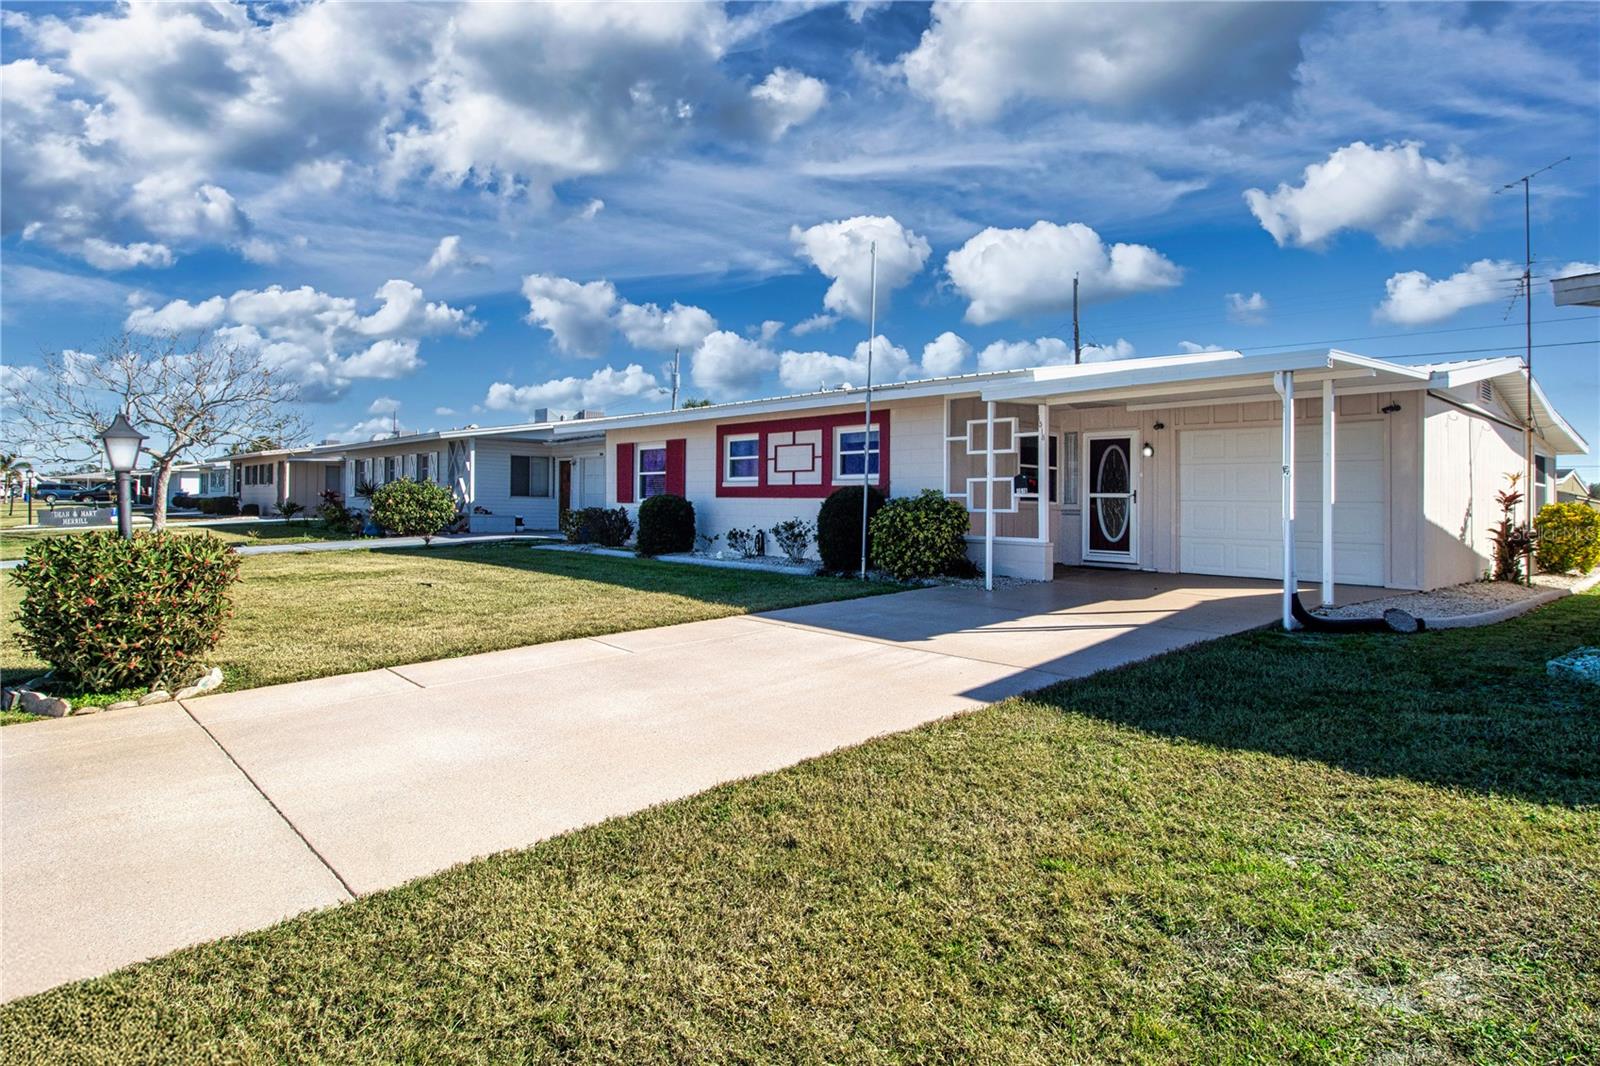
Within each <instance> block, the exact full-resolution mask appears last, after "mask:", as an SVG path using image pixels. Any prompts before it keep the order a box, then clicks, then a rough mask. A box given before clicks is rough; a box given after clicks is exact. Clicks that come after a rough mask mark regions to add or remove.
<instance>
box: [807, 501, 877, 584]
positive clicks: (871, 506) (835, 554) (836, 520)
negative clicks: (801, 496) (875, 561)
mask: <svg viewBox="0 0 1600 1066" xmlns="http://www.w3.org/2000/svg"><path fill="white" fill-rule="evenodd" d="M866 491H867V520H868V521H869V522H870V521H871V520H872V517H873V516H874V515H876V514H877V513H878V508H880V507H882V506H883V493H881V492H879V491H878V490H877V489H875V488H872V487H870V486H868V488H867V490H866ZM868 546H869V547H870V546H871V545H870V541H869V545H868ZM817 554H819V555H821V556H822V568H823V569H824V570H827V571H830V572H832V573H841V572H844V571H848V570H855V569H856V568H858V567H859V566H860V565H861V486H860V485H850V486H847V487H845V488H842V489H834V490H833V494H832V495H830V496H829V497H828V498H827V499H826V500H823V501H822V507H821V509H820V510H818V511H817Z"/></svg>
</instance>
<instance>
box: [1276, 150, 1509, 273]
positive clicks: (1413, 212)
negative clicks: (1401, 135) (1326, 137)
mask: <svg viewBox="0 0 1600 1066" xmlns="http://www.w3.org/2000/svg"><path fill="white" fill-rule="evenodd" d="M1488 195H1489V193H1488V190H1487V189H1486V188H1485V187H1484V185H1483V183H1482V182H1481V181H1479V180H1478V179H1477V178H1476V177H1474V176H1473V173H1472V167H1471V165H1470V164H1469V163H1468V162H1467V161H1466V160H1464V159H1460V158H1451V159H1430V158H1428V157H1427V156H1425V155H1423V154H1422V145H1421V144H1419V143H1417V142H1415V141H1407V142H1405V143H1403V144H1390V145H1385V146H1384V147H1382V148H1374V147H1372V146H1371V145H1369V144H1367V143H1365V142H1364V141H1356V142H1355V143H1353V144H1348V145H1345V146H1344V147H1343V148H1339V149H1335V150H1334V152H1333V153H1332V154H1331V155H1329V156H1328V158H1327V159H1326V160H1324V161H1323V162H1321V163H1312V164H1311V165H1310V166H1308V167H1306V168H1305V173H1304V175H1303V176H1302V179H1301V182H1300V184H1299V185H1289V184H1288V183H1284V184H1280V185H1279V186H1278V188H1277V190H1276V191H1274V192H1271V193H1268V192H1266V191H1264V190H1262V189H1248V190H1246V191H1245V194H1244V199H1245V203H1247V204H1248V205H1249V206H1250V210H1251V212H1252V213H1253V214H1254V215H1255V216H1256V218H1257V220H1259V221H1260V223H1261V225H1262V227H1263V228H1264V229H1265V230H1266V231H1267V232H1268V233H1270V234H1272V239H1273V240H1275V241H1277V242H1278V244H1279V246H1280V247H1282V246H1288V245H1296V246H1299V247H1302V248H1321V247H1323V246H1324V245H1326V244H1327V242H1328V240H1329V239H1330V238H1331V237H1333V236H1334V235H1335V234H1337V233H1339V232H1340V231H1342V230H1347V229H1354V230H1364V231H1366V232H1368V233H1371V234H1373V235H1374V236H1375V237H1377V238H1378V240H1379V241H1381V242H1382V243H1383V244H1384V245H1386V246H1387V247H1390V248H1401V247H1405V246H1406V245H1409V244H1416V243H1418V242H1419V241H1424V240H1427V239H1429V238H1430V237H1433V236H1435V235H1437V234H1438V233H1439V232H1440V231H1441V229H1443V228H1444V227H1445V226H1446V225H1448V224H1459V225H1468V226H1470V225H1472V224H1474V223H1476V221H1477V218H1478V214H1479V212H1480V210H1481V209H1482V206H1483V202H1484V200H1485V199H1486V198H1487V197H1488Z"/></svg>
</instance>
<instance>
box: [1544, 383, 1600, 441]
mask: <svg viewBox="0 0 1600 1066" xmlns="http://www.w3.org/2000/svg"><path fill="white" fill-rule="evenodd" d="M1533 403H1534V410H1535V417H1538V415H1539V414H1542V415H1543V420H1544V422H1545V424H1546V425H1547V426H1549V427H1550V428H1551V429H1554V430H1556V431H1557V432H1559V433H1561V434H1563V435H1565V436H1566V438H1567V439H1566V440H1560V441H1558V440H1556V439H1554V437H1553V436H1552V434H1551V433H1550V430H1549V429H1547V430H1544V431H1543V432H1542V433H1541V436H1543V437H1544V439H1545V440H1548V441H1549V442H1550V443H1551V444H1556V445H1561V444H1566V445H1570V447H1567V448H1559V449H1558V450H1559V451H1560V452H1561V453H1562V454H1564V455H1588V454H1589V442H1588V441H1586V440H1584V439H1583V436H1582V435H1581V434H1579V432H1578V431H1577V430H1575V429H1573V428H1572V425H1571V424H1570V423H1569V422H1568V421H1567V420H1566V419H1565V418H1562V417H1561V412H1559V411H1557V410H1556V409H1555V406H1554V405H1553V404H1551V403H1550V400H1549V397H1547V396H1545V394H1544V389H1542V388H1540V386H1539V379H1538V378H1534V379H1533ZM1541 408H1542V411H1541V410H1540V409H1541Z"/></svg>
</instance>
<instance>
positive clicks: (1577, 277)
mask: <svg viewBox="0 0 1600 1066" xmlns="http://www.w3.org/2000/svg"><path fill="white" fill-rule="evenodd" d="M1550 288H1551V289H1552V290H1554V292H1555V297H1556V306H1557V307H1600V273H1593V274H1574V275H1572V276H1571V277H1567V278H1554V279H1552V280H1551V282H1550Z"/></svg>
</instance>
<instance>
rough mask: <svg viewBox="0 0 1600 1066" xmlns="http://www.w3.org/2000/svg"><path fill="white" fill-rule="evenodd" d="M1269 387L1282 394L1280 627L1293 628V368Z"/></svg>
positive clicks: (1281, 372)
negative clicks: (1281, 610) (1281, 571)
mask: <svg viewBox="0 0 1600 1066" xmlns="http://www.w3.org/2000/svg"><path fill="white" fill-rule="evenodd" d="M1272 387H1273V388H1274V389H1276V390H1277V391H1278V395H1279V396H1282V397H1283V628H1285V629H1291V630H1292V629H1293V628H1294V594H1295V579H1294V372H1293V371H1292V370H1277V371H1274V372H1273V374H1272Z"/></svg>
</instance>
